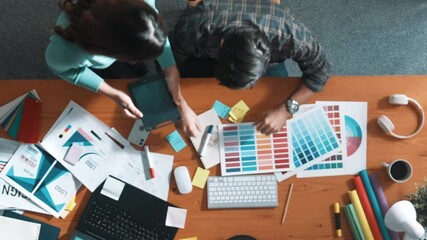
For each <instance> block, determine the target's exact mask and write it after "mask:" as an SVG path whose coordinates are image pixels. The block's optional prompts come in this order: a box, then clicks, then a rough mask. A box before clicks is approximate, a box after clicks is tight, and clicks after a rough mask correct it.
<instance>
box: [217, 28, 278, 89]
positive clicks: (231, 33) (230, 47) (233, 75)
mask: <svg viewBox="0 0 427 240" xmlns="http://www.w3.org/2000/svg"><path fill="white" fill-rule="evenodd" d="M223 40H224V41H223V43H222V46H221V47H220V49H219V54H218V64H217V66H216V68H215V77H216V78H218V80H219V81H220V82H221V83H222V84H223V85H225V86H227V87H229V88H233V89H242V88H249V87H252V86H253V85H255V83H256V81H257V80H258V79H259V78H260V77H261V76H262V75H263V74H264V72H265V70H266V69H267V66H268V63H269V61H270V51H271V50H270V42H269V40H268V38H267V36H266V35H265V34H264V33H263V32H262V31H261V30H260V29H259V28H258V27H256V26H254V25H245V26H240V27H230V28H229V29H228V30H227V31H226V32H225V34H224V37H223Z"/></svg>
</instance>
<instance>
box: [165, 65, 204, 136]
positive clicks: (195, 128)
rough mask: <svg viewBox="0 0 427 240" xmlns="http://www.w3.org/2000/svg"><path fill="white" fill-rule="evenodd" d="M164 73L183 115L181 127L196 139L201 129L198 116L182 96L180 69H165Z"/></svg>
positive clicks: (174, 67) (173, 67)
mask: <svg viewBox="0 0 427 240" xmlns="http://www.w3.org/2000/svg"><path fill="white" fill-rule="evenodd" d="M164 71H165V78H166V83H167V85H168V88H169V92H170V93H171V94H172V98H173V101H174V102H175V104H176V105H177V106H178V110H179V112H180V113H181V118H182V121H181V122H180V124H179V127H180V128H181V129H182V131H183V132H184V133H185V134H186V135H188V136H191V137H196V136H197V135H198V134H199V133H200V132H201V127H200V125H199V123H198V121H197V115H196V114H195V113H194V111H193V109H191V107H190V106H189V105H188V104H187V102H186V101H185V99H184V97H183V96H182V94H181V88H180V86H179V81H180V77H179V71H178V68H177V67H176V66H175V65H173V66H170V67H168V68H166V69H164Z"/></svg>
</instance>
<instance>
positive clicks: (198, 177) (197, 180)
mask: <svg viewBox="0 0 427 240" xmlns="http://www.w3.org/2000/svg"><path fill="white" fill-rule="evenodd" d="M208 177H209V170H206V169H203V168H200V167H197V170H196V174H194V177H193V182H192V184H193V186H195V187H198V188H200V189H203V188H204V187H205V184H206V180H208Z"/></svg>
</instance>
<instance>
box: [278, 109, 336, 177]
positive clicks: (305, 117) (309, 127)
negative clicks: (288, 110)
mask: <svg viewBox="0 0 427 240" xmlns="http://www.w3.org/2000/svg"><path fill="white" fill-rule="evenodd" d="M286 125H287V128H288V137H289V139H291V141H290V144H289V152H290V153H291V154H290V156H291V161H290V165H291V166H290V167H291V169H292V171H288V172H286V173H278V174H276V177H277V180H278V181H283V180H284V179H287V178H289V177H291V176H293V175H295V174H296V173H298V172H299V171H302V170H304V169H305V168H308V167H311V166H313V165H314V164H316V163H319V162H320V161H322V160H324V159H326V158H329V157H331V156H333V155H335V154H337V153H338V152H339V151H340V150H341V143H340V141H339V139H338V137H337V135H336V133H335V131H334V129H333V128H332V126H331V124H330V122H329V119H328V118H327V115H326V113H325V111H324V110H323V108H322V107H321V106H316V107H314V108H313V109H310V110H308V111H306V112H304V113H302V114H301V115H299V116H297V117H295V118H293V119H290V120H288V121H287V123H286Z"/></svg>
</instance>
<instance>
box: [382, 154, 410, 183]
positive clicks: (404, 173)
mask: <svg viewBox="0 0 427 240" xmlns="http://www.w3.org/2000/svg"><path fill="white" fill-rule="evenodd" d="M383 166H384V167H385V168H386V169H387V174H388V176H389V177H390V178H391V180H393V181H395V182H398V183H402V182H406V181H407V180H408V179H409V178H411V176H412V166H411V164H410V163H409V162H408V161H406V160H404V159H397V160H394V161H393V162H391V163H385V162H383Z"/></svg>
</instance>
